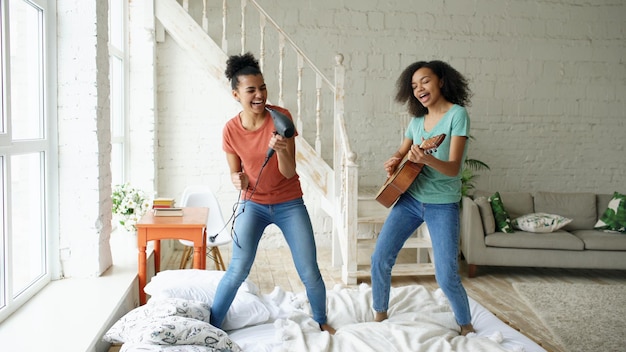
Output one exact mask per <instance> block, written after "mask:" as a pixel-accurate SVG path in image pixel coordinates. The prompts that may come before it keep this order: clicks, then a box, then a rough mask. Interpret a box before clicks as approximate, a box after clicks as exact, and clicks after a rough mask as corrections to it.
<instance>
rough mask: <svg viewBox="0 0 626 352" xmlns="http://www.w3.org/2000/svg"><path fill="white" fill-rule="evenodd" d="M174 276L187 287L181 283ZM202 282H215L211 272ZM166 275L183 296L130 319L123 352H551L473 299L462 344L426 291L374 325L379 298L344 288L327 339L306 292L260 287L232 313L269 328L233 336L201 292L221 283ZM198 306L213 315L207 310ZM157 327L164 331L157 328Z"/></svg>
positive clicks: (169, 297) (331, 304)
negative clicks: (215, 319)
mask: <svg viewBox="0 0 626 352" xmlns="http://www.w3.org/2000/svg"><path fill="white" fill-rule="evenodd" d="M170 274H171V275H174V276H175V277H178V278H179V279H180V280H178V281H177V280H173V279H172V278H171V277H169V276H168V275H170ZM201 274H202V275H211V273H207V272H205V271H202V272H201ZM160 275H161V276H162V277H160V279H163V280H161V281H163V282H162V284H163V283H167V284H168V285H170V286H175V288H176V290H174V291H172V290H171V288H170V287H161V291H158V292H157V291H155V292H152V291H151V295H155V296H153V297H152V298H151V299H150V301H148V304H146V305H144V306H140V307H137V308H135V309H134V310H132V311H131V312H129V313H127V315H125V316H124V317H122V318H121V319H120V320H119V321H118V322H117V323H116V324H114V326H113V327H111V329H110V330H109V331H108V332H107V333H106V334H105V340H107V341H109V342H121V343H124V344H123V346H122V349H121V351H123V352H139V351H152V352H200V351H208V352H213V351H224V350H228V348H226V349H223V348H221V347H219V346H221V345H220V343H221V344H226V345H228V344H230V341H232V342H234V343H235V345H233V346H232V348H231V350H232V351H236V350H239V348H241V350H243V351H245V352H286V351H288V352H353V351H355V352H393V351H399V352H400V351H401V352H405V351H406V352H409V351H410V352H446V351H460V352H463V351H467V352H479V351H484V352H500V351H509V352H545V350H543V349H542V348H541V347H539V346H538V345H537V344H535V343H534V342H532V341H531V340H530V339H528V338H527V337H525V336H524V335H522V334H520V333H519V332H518V331H516V330H514V329H512V328H511V327H509V326H508V325H506V324H504V323H503V322H501V321H500V320H499V319H498V318H496V317H495V316H494V315H493V314H491V313H490V312H489V311H487V310H486V309H485V308H484V307H482V306H481V305H480V304H478V303H477V302H476V301H474V300H473V299H471V298H470V309H471V311H472V324H473V325H474V327H475V328H476V330H477V333H476V334H470V336H467V337H466V336H459V327H458V325H457V324H456V322H455V320H454V315H453V314H452V311H451V308H450V306H449V304H448V302H447V299H446V298H445V296H444V295H443V294H442V293H441V290H437V291H434V292H431V291H429V290H427V289H426V288H425V287H424V286H420V285H412V286H404V287H396V288H392V289H391V296H390V302H389V312H388V313H389V319H387V320H386V321H384V322H381V323H375V322H373V318H374V316H373V311H372V308H371V307H372V294H371V293H372V292H371V288H370V287H369V286H368V285H365V284H363V285H360V286H359V287H357V288H344V287H342V286H340V285H338V286H336V287H334V288H333V289H332V290H329V291H327V311H328V323H329V324H331V325H332V326H333V327H334V328H335V329H337V333H336V334H335V335H333V336H331V335H330V334H328V333H327V332H322V331H320V329H319V326H318V324H317V323H316V322H315V321H314V320H313V319H312V318H311V311H310V305H309V302H308V300H307V297H306V294H305V293H304V292H301V293H293V292H288V291H284V290H282V289H281V288H280V287H276V288H275V289H274V291H273V292H271V293H270V294H260V293H259V292H258V290H256V289H254V285H252V286H250V287H248V288H247V290H243V291H246V292H245V293H246V294H247V295H248V296H253V297H254V298H255V300H239V301H237V300H236V301H235V302H234V303H233V305H238V307H231V308H237V309H234V310H235V311H237V312H238V315H236V316H237V317H238V318H239V316H246V315H247V316H249V317H252V316H254V317H260V316H259V313H258V312H259V311H260V309H259V307H263V309H262V311H263V317H262V320H261V321H259V322H257V323H255V324H256V325H252V326H250V325H251V324H248V325H247V326H245V327H242V328H236V329H234V330H227V331H225V332H226V333H227V334H228V335H226V334H224V332H223V331H221V330H220V329H217V328H215V327H212V326H211V325H210V324H209V323H208V315H207V313H206V312H205V311H208V310H209V309H210V308H209V307H210V306H209V305H208V303H207V302H205V301H207V300H208V301H212V296H211V295H212V294H214V287H213V286H211V287H204V286H206V285H199V283H204V284H207V283H210V284H211V285H217V282H219V280H216V279H215V278H213V279H211V278H207V277H204V278H202V279H198V278H197V277H196V278H195V279H194V280H189V275H192V276H193V275H198V273H196V272H193V271H192V270H180V271H176V272H172V273H166V272H162V273H160ZM158 278H159V276H158V275H157V277H156V278H153V280H152V281H153V282H151V284H154V285H156V284H157V283H159V282H160V281H159V280H156V279H158ZM157 286H158V285H157ZM146 287H147V286H146ZM155 287H156V286H155ZM155 290H156V288H155ZM166 293H167V294H166ZM156 296H163V297H160V298H158V297H156ZM209 296H211V297H209ZM209 298H210V299H209ZM197 304H203V305H206V307H205V308H203V309H200V308H198V307H196V305H197ZM203 307H204V306H203ZM165 308H168V309H165ZM192 313H193V314H192ZM196 313H202V314H200V315H198V314H196ZM196 315H198V316H196ZM191 318H195V319H199V320H197V321H196V323H197V324H201V325H202V328H203V329H198V328H195V329H191V330H189V329H188V326H189V319H191ZM181 319H182V320H184V324H183V322H181V321H180V320H181ZM155 321H156V322H158V323H159V325H158V326H153V325H154V324H153V323H154V322H155ZM238 321H240V322H244V321H245V322H247V321H249V319H238ZM201 330H202V331H201ZM204 330H206V331H204ZM201 332H206V334H204V335H202V334H200V333H201ZM162 335H163V336H162ZM200 335H201V336H202V337H201V336H200ZM205 335H206V336H205ZM220 336H223V338H221V337H220ZM160 337H163V338H160ZM199 338H203V339H209V340H210V341H208V340H207V341H208V342H211V341H213V340H215V339H217V340H216V341H213V342H215V343H213V344H208V343H204V342H207V341H205V340H203V341H202V342H203V343H201V344H200V343H199V344H196V345H189V344H187V343H198V339H199ZM220 339H222V340H223V341H222V340H220ZM161 343H163V344H161ZM171 343H174V345H170V344H171ZM209 345H211V346H213V345H215V346H214V347H209Z"/></svg>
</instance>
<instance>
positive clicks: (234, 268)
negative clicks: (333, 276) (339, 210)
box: [211, 198, 326, 328]
mask: <svg viewBox="0 0 626 352" xmlns="http://www.w3.org/2000/svg"><path fill="white" fill-rule="evenodd" d="M243 210H245V211H243ZM236 214H237V217H236V220H235V227H234V230H235V236H234V239H235V242H234V243H233V252H232V258H231V260H230V264H229V265H228V270H226V274H224V277H223V278H222V280H221V281H220V283H219V285H218V286H217V291H216V293H215V297H214V299H213V305H212V307H211V325H213V326H216V327H218V328H219V327H221V325H222V323H223V322H224V318H225V317H226V313H227V312H228V309H229V308H230V305H231V304H232V302H233V300H234V299H235V295H236V294H237V289H239V286H240V285H241V284H242V283H243V281H244V280H245V279H246V278H247V277H248V274H249V273H250V268H252V264H253V263H254V258H255V256H256V252H257V248H258V245H259V241H260V240H261V236H262V235H263V231H264V230H265V228H266V227H267V226H268V225H270V224H275V225H276V226H278V228H280V230H281V231H282V232H283V236H285V240H286V241H287V244H288V245H289V249H290V250H291V256H292V257H293V260H294V263H295V266H296V270H297V271H298V275H299V276H300V279H301V280H302V283H303V284H304V286H305V288H306V294H307V297H308V299H309V302H310V303H311V308H312V311H313V319H314V320H315V321H316V322H318V323H319V324H325V323H326V286H325V285H324V280H323V279H322V274H321V273H320V270H319V267H318V266H317V250H316V246H315V238H314V236H313V227H312V225H311V219H310V218H309V213H308V211H307V209H306V206H305V205H304V201H303V200H302V198H299V199H295V200H292V201H288V202H284V203H279V204H271V205H263V204H257V203H254V202H252V201H246V202H244V203H242V204H240V205H239V209H238V210H237V213H236Z"/></svg>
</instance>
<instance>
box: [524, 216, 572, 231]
mask: <svg viewBox="0 0 626 352" xmlns="http://www.w3.org/2000/svg"><path fill="white" fill-rule="evenodd" d="M570 222H572V219H568V218H566V217H563V216H561V215H555V214H548V213H531V214H526V215H522V216H520V217H518V218H516V219H514V220H513V221H512V224H513V228H515V229H518V230H522V231H527V232H541V233H546V232H553V231H556V230H558V229H560V228H562V227H563V226H565V225H567V224H569V223H570Z"/></svg>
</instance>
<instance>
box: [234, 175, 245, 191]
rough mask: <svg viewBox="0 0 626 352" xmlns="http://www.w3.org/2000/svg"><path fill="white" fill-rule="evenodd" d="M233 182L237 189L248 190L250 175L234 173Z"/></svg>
mask: <svg viewBox="0 0 626 352" xmlns="http://www.w3.org/2000/svg"><path fill="white" fill-rule="evenodd" d="M230 178H231V181H232V182H233V185H234V186H235V189H237V190H239V191H241V190H243V189H248V175H246V174H245V173H244V172H234V173H232V174H230Z"/></svg>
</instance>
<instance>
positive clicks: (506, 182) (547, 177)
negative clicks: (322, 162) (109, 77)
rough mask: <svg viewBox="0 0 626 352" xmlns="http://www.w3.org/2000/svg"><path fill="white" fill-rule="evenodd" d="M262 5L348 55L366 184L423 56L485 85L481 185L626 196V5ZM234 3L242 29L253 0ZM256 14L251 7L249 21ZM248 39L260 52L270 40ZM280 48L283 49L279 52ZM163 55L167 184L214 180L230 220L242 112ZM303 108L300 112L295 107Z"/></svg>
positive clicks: (317, 217) (477, 95)
mask: <svg viewBox="0 0 626 352" xmlns="http://www.w3.org/2000/svg"><path fill="white" fill-rule="evenodd" d="M259 2H260V4H261V6H263V7H264V8H265V10H266V11H267V12H268V13H269V14H270V16H272V17H273V18H274V20H276V21H277V22H278V23H279V24H280V25H281V26H283V28H284V29H285V31H286V32H287V33H288V34H289V35H290V36H291V37H292V39H294V41H295V42H296V43H297V44H298V45H299V46H300V47H301V48H302V49H303V50H304V51H305V53H307V55H309V56H310V57H311V58H312V59H313V61H314V62H315V63H316V64H317V65H318V66H320V68H321V69H322V70H323V71H324V72H325V73H326V74H327V75H328V77H330V78H331V79H332V69H333V64H334V56H335V54H336V53H343V55H344V56H345V65H346V68H347V78H346V94H347V96H346V118H347V124H348V128H349V129H350V130H351V132H350V138H351V141H352V147H353V149H354V150H355V151H356V152H357V153H358V156H359V159H358V162H359V165H360V169H359V173H360V184H361V185H366V186H378V185H380V184H381V183H382V181H383V179H384V172H383V170H382V163H383V162H384V161H385V160H386V159H387V158H388V156H389V155H391V154H392V153H393V151H394V150H395V148H397V146H398V145H399V141H400V139H401V136H402V133H403V129H404V127H405V125H406V123H407V118H406V116H405V115H404V108H403V107H402V106H399V105H398V104H397V103H394V102H393V95H394V94H395V91H394V88H395V81H396V78H397V76H398V75H399V74H400V72H401V71H402V70H403V69H404V68H405V67H406V66H407V65H408V64H410V63H412V62H414V61H417V60H432V59H441V60H445V61H448V62H450V63H451V64H452V65H453V66H454V67H456V68H457V69H458V70H459V71H461V72H462V73H464V74H465V75H466V76H467V77H468V78H469V79H470V81H471V87H472V90H473V92H474V97H473V104H472V106H471V107H470V108H469V112H470V117H471V119H472V132H471V133H472V135H473V136H475V137H476V141H472V142H471V148H470V153H469V155H470V157H472V158H476V159H480V160H482V161H484V162H486V163H487V164H489V165H490V167H491V171H488V172H483V175H482V176H481V177H479V178H478V187H479V188H484V189H491V190H501V191H516V190H531V191H532V190H553V191H563V192H575V191H589V192H603V193H611V192H613V191H616V190H617V191H622V192H624V191H626V189H624V180H625V178H624V176H623V175H624V174H626V164H625V163H624V162H623V155H624V143H623V138H624V137H623V136H624V134H625V133H626V125H625V124H624V120H625V117H624V112H623V111H624V108H625V106H624V105H625V104H624V97H625V96H626V94H625V93H626V87H625V85H624V82H625V79H626V69H625V67H624V65H625V63H624V57H626V44H625V41H624V33H625V32H626V22H625V20H624V19H625V18H626V4H624V2H623V1H616V0H598V1H595V2H593V4H590V3H589V2H588V1H578V0H564V1H548V0H546V1H532V2H530V1H526V0H508V1H494V0H475V1H466V0H448V1H445V2H436V1H418V2H416V1H412V0H392V1H384V2H383V1H357V0H345V1H334V0H320V1H317V0H316V1H308V2H303V1H297V2H294V1H288V0H265V1H259ZM212 6H215V7H219V6H220V4H217V3H216V4H213V5H212ZM232 6H236V7H235V8H230V9H229V11H230V13H231V15H232V16H233V17H234V19H232V20H231V22H229V29H231V30H233V31H234V30H236V29H237V28H238V26H239V23H238V22H237V21H238V18H237V16H238V15H237V12H238V11H239V8H238V6H239V5H238V4H236V5H232ZM212 13H214V15H217V16H219V15H221V11H217V10H216V11H212ZM253 14H254V11H253V10H251V9H250V8H249V9H248V12H247V16H249V17H251V16H253ZM210 22H211V23H212V24H211V27H210V31H211V34H216V35H219V34H220V33H221V32H220V31H221V28H219V27H220V26H219V23H221V18H217V19H214V20H212V21H210ZM248 31H249V32H251V33H254V32H255V30H254V29H252V28H248ZM228 43H229V48H228V54H236V53H239V52H240V51H241V48H240V47H239V45H240V44H239V38H238V37H236V36H229V40H228ZM248 45H249V47H248V50H251V51H253V52H255V53H256V52H258V49H256V48H258V45H259V43H258V42H254V41H251V40H248ZM266 46H267V47H268V54H269V55H271V54H272V53H275V52H276V48H275V47H273V48H272V47H271V45H270V44H269V43H267V44H266ZM157 52H158V57H157V62H158V74H157V82H158V115H159V123H158V147H157V149H158V152H159V154H158V155H159V157H158V180H159V181H158V189H159V191H160V192H161V194H162V195H169V196H175V197H178V196H179V195H180V193H181V192H182V189H183V188H184V186H185V185H186V184H190V183H210V184H211V185H214V186H215V188H216V190H217V191H218V193H219V194H220V201H221V204H222V210H223V212H224V214H225V216H226V217H227V216H229V215H230V211H231V207H232V204H233V203H234V202H235V200H236V193H235V192H234V190H233V189H232V185H231V184H230V180H229V176H228V171H227V167H226V162H225V158H224V154H223V152H222V150H221V129H222V126H223V124H224V123H225V121H226V120H227V119H228V118H230V117H232V116H233V115H234V114H235V113H236V112H237V111H238V109H239V107H238V106H237V105H233V101H232V98H230V96H229V94H228V93H227V92H223V91H219V90H212V88H213V87H212V85H211V81H210V79H209V77H208V76H207V75H206V74H205V73H204V72H203V70H202V68H201V67H198V66H197V64H195V62H193V61H192V60H191V59H189V58H186V57H184V56H183V55H182V54H181V50H180V48H178V46H177V45H176V43H174V42H173V40H171V38H169V40H168V37H167V36H166V40H165V42H163V43H160V44H159V45H158V47H157ZM271 64H272V60H271V59H269V60H268V68H267V69H266V70H265V76H266V81H267V82H268V89H269V92H270V96H271V94H272V93H273V92H275V91H277V90H278V87H277V86H276V84H274V83H273V82H274V77H273V74H272V72H273V71H272V70H273V69H272V68H270V67H269V65H271ZM291 66H293V63H292V64H291ZM292 72H293V73H290V72H289V71H286V75H287V76H288V77H289V76H292V75H293V74H295V71H292ZM291 102H292V100H289V99H287V104H286V105H287V106H286V107H287V108H289V109H291V110H292V111H294V110H295V109H296V106H295V105H293V104H292V103H291ZM290 104H291V105H290ZM374 131H375V132H374ZM305 193H306V194H307V196H308V197H312V198H311V199H305V201H307V204H308V205H309V210H310V211H311V213H312V214H313V220H314V227H315V229H316V231H317V232H320V233H324V236H323V238H327V234H328V231H329V224H328V219H327V218H326V217H324V216H322V214H318V213H317V211H316V210H315V209H314V208H315V205H316V200H315V198H314V195H313V194H312V192H308V191H307V190H306V185H305Z"/></svg>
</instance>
